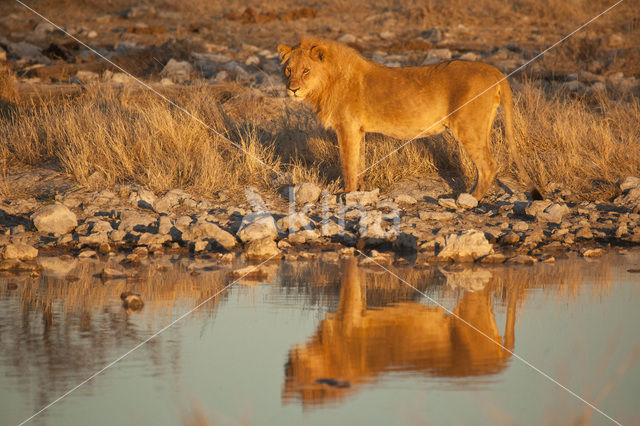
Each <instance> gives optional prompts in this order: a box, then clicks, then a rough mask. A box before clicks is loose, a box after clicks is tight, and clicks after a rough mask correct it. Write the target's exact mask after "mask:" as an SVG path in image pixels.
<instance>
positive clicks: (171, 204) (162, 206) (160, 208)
mask: <svg viewBox="0 0 640 426" xmlns="http://www.w3.org/2000/svg"><path fill="white" fill-rule="evenodd" d="M189 200H193V197H192V196H191V194H189V193H187V192H184V191H183V190H181V189H172V190H171V191H168V192H167V193H166V194H164V195H163V196H162V197H160V198H158V199H157V200H156V201H155V202H154V203H153V209H154V210H155V211H157V212H158V213H167V212H169V211H171V210H172V209H174V208H176V207H178V206H179V205H180V204H184V203H185V202H187V201H189ZM193 201H195V200H193Z"/></svg>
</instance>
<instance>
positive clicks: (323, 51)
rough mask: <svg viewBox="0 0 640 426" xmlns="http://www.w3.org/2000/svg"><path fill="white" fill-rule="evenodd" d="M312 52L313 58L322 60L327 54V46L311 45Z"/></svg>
mask: <svg viewBox="0 0 640 426" xmlns="http://www.w3.org/2000/svg"><path fill="white" fill-rule="evenodd" d="M310 54H311V57H312V58H313V59H317V60H318V61H322V60H323V59H324V58H325V56H326V55H327V48H326V47H324V46H311V52H310Z"/></svg>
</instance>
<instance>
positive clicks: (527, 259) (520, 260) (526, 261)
mask: <svg viewBox="0 0 640 426" xmlns="http://www.w3.org/2000/svg"><path fill="white" fill-rule="evenodd" d="M537 261H538V259H536V258H535V257H531V256H527V255H524V254H521V255H518V256H513V257H510V258H508V259H507V260H506V262H505V263H512V264H515V265H531V264H534V263H536V262H537Z"/></svg>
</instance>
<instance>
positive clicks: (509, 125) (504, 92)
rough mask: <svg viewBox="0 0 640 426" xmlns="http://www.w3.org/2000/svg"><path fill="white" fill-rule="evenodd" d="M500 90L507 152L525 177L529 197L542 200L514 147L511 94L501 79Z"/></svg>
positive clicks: (540, 193) (505, 82)
mask: <svg viewBox="0 0 640 426" xmlns="http://www.w3.org/2000/svg"><path fill="white" fill-rule="evenodd" d="M499 90H500V98H501V99H502V106H503V108H504V135H505V139H506V140H507V144H508V145H509V150H510V151H511V156H512V157H513V159H514V160H515V162H516V166H517V167H518V172H519V173H520V175H522V176H526V179H527V180H528V182H527V183H528V186H529V191H530V192H531V196H532V197H533V199H534V200H542V199H543V198H544V197H543V195H542V194H543V192H542V191H541V190H540V189H539V188H538V186H537V185H536V184H535V183H534V181H533V180H532V179H531V177H530V176H529V174H528V173H527V172H526V170H525V168H524V164H522V159H521V158H520V152H519V151H518V148H517V147H516V141H515V137H514V135H513V93H512V92H511V87H510V86H509V82H508V81H507V80H506V79H503V80H502V81H501V82H500V84H499Z"/></svg>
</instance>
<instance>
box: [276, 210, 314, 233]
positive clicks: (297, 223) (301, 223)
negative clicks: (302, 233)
mask: <svg viewBox="0 0 640 426" xmlns="http://www.w3.org/2000/svg"><path fill="white" fill-rule="evenodd" d="M277 224H278V228H280V229H281V230H282V231H284V232H289V233H293V232H297V231H299V230H301V229H311V228H313V222H311V219H309V218H308V217H307V216H306V215H305V214H304V213H302V212H296V213H292V214H290V215H288V216H285V217H283V218H281V219H279V220H278V222H277Z"/></svg>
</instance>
